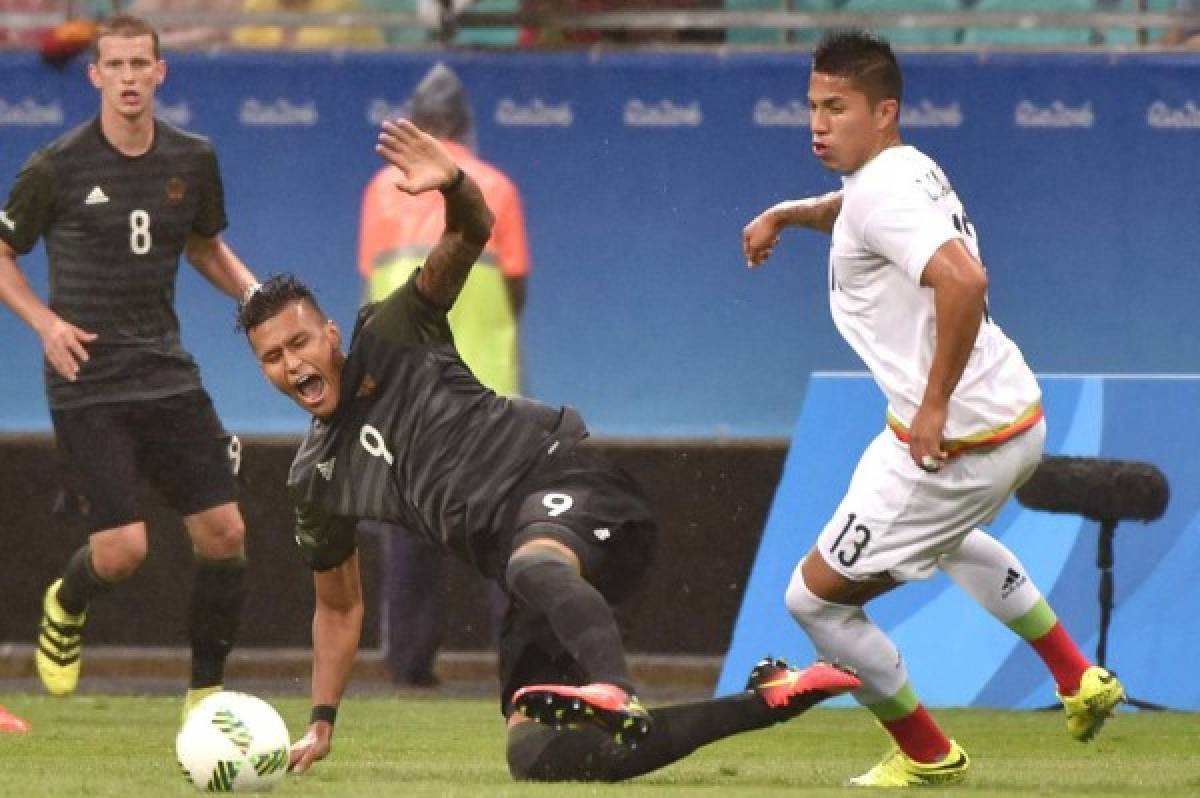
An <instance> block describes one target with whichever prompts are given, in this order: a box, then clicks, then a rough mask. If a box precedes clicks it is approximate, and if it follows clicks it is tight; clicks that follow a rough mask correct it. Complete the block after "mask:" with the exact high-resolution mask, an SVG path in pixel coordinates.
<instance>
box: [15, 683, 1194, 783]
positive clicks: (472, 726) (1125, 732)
mask: <svg viewBox="0 0 1200 798" xmlns="http://www.w3.org/2000/svg"><path fill="white" fill-rule="evenodd" d="M268 698H269V699H270V700H271V702H272V703H273V704H274V705H275V706H276V707H277V708H278V709H279V711H280V712H281V714H282V715H283V717H284V719H285V720H286V721H287V724H288V728H289V729H290V730H291V732H292V734H293V736H298V734H299V733H300V732H301V731H302V729H303V724H304V721H305V719H306V717H307V701H306V700H305V699H303V698H297V697H287V698H281V697H280V698H275V697H268ZM0 703H2V704H4V705H6V706H7V707H8V708H9V709H10V710H12V711H13V712H16V713H17V714H20V715H22V716H24V717H25V718H27V719H28V720H30V721H31V722H32V723H33V727H34V730H33V732H32V733H31V734H26V735H15V734H0V796H8V795H11V796H37V797H40V796H75V795H80V796H121V798H137V797H138V796H155V797H156V798H157V797H158V796H187V795H194V794H196V792H195V790H193V789H192V788H191V787H190V786H189V785H188V784H187V783H186V782H184V780H183V778H182V777H181V776H180V774H179V772H178V769H177V767H176V765H175V758H174V735H175V730H176V728H177V724H178V721H179V700H178V699H175V698H164V697H127V696H121V697H116V696H113V697H108V696H80V697H74V698H69V699H54V698H49V697H45V696H30V695H24V694H0ZM935 714H936V715H937V717H938V718H939V719H940V720H941V721H942V722H943V725H944V726H945V727H946V728H947V729H948V730H949V731H950V733H951V734H952V735H953V736H954V737H955V738H956V739H957V740H958V741H959V742H960V743H962V745H963V746H964V747H965V748H966V749H967V751H968V752H969V753H970V754H971V756H972V758H973V764H972V769H971V774H970V776H969V778H968V782H967V784H966V785H965V786H963V787H959V788H955V789H952V790H946V791H945V792H951V793H955V794H957V793H969V794H971V795H996V796H1012V795H1029V796H1035V795H1036V796H1043V795H1071V796H1093V795H1113V796H1125V795H1135V794H1136V795H1153V796H1156V798H1163V797H1165V796H1196V795H1200V716H1197V715H1194V714H1187V713H1174V712H1167V713H1141V712H1124V713H1121V714H1120V715H1119V716H1118V717H1117V718H1116V719H1115V720H1114V721H1112V722H1110V723H1109V725H1108V726H1107V727H1106V728H1105V729H1104V731H1103V732H1102V733H1101V735H1100V737H1099V739H1098V740H1097V741H1096V742H1094V743H1092V744H1089V745H1081V744H1079V743H1076V742H1074V741H1072V740H1071V739H1069V738H1068V737H1067V734H1066V731H1065V729H1064V726H1063V720H1062V716H1061V714H1060V713H1057V712H1054V713H1051V712H1000V711H983V710H947V711H939V712H936V713H935ZM338 725H339V728H338V734H337V736H336V738H335V740H334V743H335V745H334V752H333V755H332V756H331V757H330V758H329V759H327V760H326V761H324V762H322V763H320V764H319V765H317V767H316V768H314V769H313V770H312V771H310V772H309V773H308V774H306V775H304V776H292V775H289V776H288V778H287V779H286V780H285V781H284V782H283V784H282V785H281V786H280V787H279V788H278V789H277V790H276V791H275V793H274V794H276V795H281V796H286V795H296V796H299V795H318V796H356V798H357V797H358V796H376V795H380V796H382V795H403V796H454V795H480V796H484V795H486V796H489V798H492V797H493V796H510V795H511V796H516V795H521V796H526V795H546V796H574V795H596V794H611V795H621V796H625V795H638V796H644V795H656V796H667V795H714V796H715V795H721V796H726V795H733V796H743V795H745V796H784V795H789V796H794V795H797V794H803V795H841V794H845V793H846V792H847V791H846V790H844V789H842V788H840V787H839V785H840V784H841V783H842V782H843V781H844V780H845V779H846V778H847V777H849V776H852V775H855V774H857V773H859V772H861V771H862V770H865V769H866V768H867V767H869V766H870V765H871V764H873V763H874V762H875V760H876V759H877V757H878V756H879V755H880V754H881V753H882V752H883V751H884V750H885V748H886V740H885V738H884V736H883V734H882V732H881V731H880V730H879V729H878V727H876V726H875V724H874V723H873V722H872V721H871V719H870V717H869V716H868V715H867V714H866V713H865V712H863V711H861V710H855V709H829V710H822V709H819V710H815V711H813V712H810V713H808V714H806V715H803V716H801V717H799V718H797V719H795V720H793V721H791V722H790V723H786V724H783V725H780V726H776V727H774V728H772V729H768V730H765V731H760V732H754V733H751V734H745V735H741V736H739V737H735V738H731V739H728V740H723V741H721V742H718V743H715V744H713V745H710V746H708V747H706V748H703V749H701V750H700V751H698V752H697V753H696V754H694V755H692V756H691V757H688V758H687V759H685V760H683V761H681V762H678V763H676V764H674V765H672V766H670V767H667V768H665V769H663V770H660V771H658V772H656V773H652V774H650V775H647V776H643V777H641V778H640V779H637V780H635V781H632V782H626V783H623V784H616V785H603V784H573V785H563V784H550V785H534V784H517V783H514V782H513V781H511V780H510V778H509V776H508V771H507V770H506V768H505V765H504V742H503V739H504V735H503V724H502V721H501V719H500V716H499V714H498V713H497V711H496V707H495V703H494V701H491V700H486V701H485V700H477V699H451V698H409V697H395V698H389V697H361V698H348V699H347V700H346V701H345V703H344V704H343V706H342V710H341V713H340V715H339V722H338Z"/></svg>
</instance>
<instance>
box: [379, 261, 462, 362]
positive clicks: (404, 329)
mask: <svg viewBox="0 0 1200 798" xmlns="http://www.w3.org/2000/svg"><path fill="white" fill-rule="evenodd" d="M420 273H421V270H420V269H417V270H416V271H415V272H413V274H412V276H411V277H409V278H408V280H407V281H405V283H404V285H402V286H400V287H399V288H397V289H396V290H395V291H393V292H392V293H391V294H390V295H389V296H388V297H387V299H384V300H383V301H382V302H379V303H377V304H376V306H375V308H374V312H373V313H372V314H371V319H370V321H369V322H367V323H366V326H365V329H366V330H369V331H370V332H371V333H372V334H373V335H376V336H378V337H380V338H383V339H384V340H387V341H390V342H393V343H398V344H424V345H430V344H432V345H439V344H448V343H452V342H453V341H454V336H453V335H452V334H451V332H450V323H449V322H448V321H447V320H446V311H444V310H442V309H441V308H439V307H438V306H437V305H435V304H433V303H432V302H430V301H429V300H428V299H426V298H425V297H424V296H422V295H421V292H420V291H418V290H417V275H419V274H420Z"/></svg>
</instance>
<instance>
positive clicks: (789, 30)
mask: <svg viewBox="0 0 1200 798" xmlns="http://www.w3.org/2000/svg"><path fill="white" fill-rule="evenodd" d="M0 10H2V11H4V12H5V16H6V21H5V23H4V24H3V25H0V28H3V29H5V33H4V35H3V38H0V43H4V44H8V45H10V46H12V45H16V46H36V43H37V42H38V40H39V38H40V37H41V36H42V35H44V33H45V32H46V31H48V30H50V29H52V28H53V27H54V26H55V25H57V24H58V23H60V22H62V21H63V20H64V19H66V18H76V19H87V18H96V17H98V16H102V15H105V14H109V13H112V12H113V11H117V10H120V11H129V12H131V13H135V14H139V15H141V16H146V17H148V18H150V19H152V20H154V21H155V22H156V23H158V24H159V25H160V26H161V28H162V30H163V31H164V33H165V38H166V41H167V42H168V43H169V44H171V45H173V46H184V47H205V48H209V47H251V48H262V47H285V48H291V47H295V48H302V49H303V48H326V47H352V48H385V47H405V48H412V47H422V46H431V45H454V46H466V47H501V48H508V47H577V46H591V45H596V44H612V45H618V46H621V45H624V46H628V45H635V46H642V45H662V44H668V45H683V44H699V45H712V44H728V45H733V46H754V47H764V46H767V47H770V46H784V47H797V46H799V47H804V46H811V45H812V44H813V43H814V42H815V41H816V39H817V38H818V37H819V35H820V34H821V32H822V31H824V30H828V29H830V28H836V27H846V26H856V27H870V28H875V29H878V30H880V31H881V32H883V33H885V34H886V35H887V36H888V37H889V38H890V39H891V40H892V42H893V43H894V44H896V45H897V46H899V47H939V48H941V47H954V46H963V47H972V48H973V47H1017V48H1029V47H1032V48H1039V47H1040V48H1054V49H1062V48H1086V47H1147V46H1152V47H1164V46H1165V47H1170V46H1178V45H1183V44H1186V43H1187V42H1188V40H1191V39H1193V38H1195V39H1196V40H1195V41H1193V44H1200V36H1197V34H1200V19H1197V17H1198V16H1200V5H1198V4H1197V3H1196V1H1195V0H724V1H722V0H475V1H474V2H472V1H471V0H2V1H0Z"/></svg>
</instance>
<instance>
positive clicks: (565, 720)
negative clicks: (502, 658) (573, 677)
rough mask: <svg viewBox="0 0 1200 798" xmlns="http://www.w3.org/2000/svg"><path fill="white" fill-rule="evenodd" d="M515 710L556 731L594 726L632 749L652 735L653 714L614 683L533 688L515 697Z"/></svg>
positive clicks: (518, 693)
mask: <svg viewBox="0 0 1200 798" xmlns="http://www.w3.org/2000/svg"><path fill="white" fill-rule="evenodd" d="M513 709H515V710H516V711H517V712H520V713H521V714H522V715H524V716H525V717H527V718H530V719H531V720H535V721H537V722H538V723H542V724H545V725H547V726H554V727H555V728H572V727H575V726H578V725H579V724H580V723H592V724H594V725H596V726H599V727H600V728H602V729H604V730H605V731H606V732H608V733H609V734H611V735H612V738H613V739H614V740H615V741H616V742H617V743H619V744H621V745H627V746H629V747H630V748H636V747H637V744H638V741H639V740H641V739H643V738H644V737H645V736H646V735H648V734H649V733H650V725H651V721H650V713H649V712H647V711H646V708H645V707H643V706H642V704H641V702H639V701H638V700H637V698H636V697H634V696H631V695H629V694H628V693H626V692H625V691H624V690H622V689H621V688H619V687H617V686H616V685H612V684H586V685H583V686H582V687H574V686H572V685H567V684H534V685H529V686H528V687H522V688H521V689H520V690H518V691H517V692H516V693H515V694H514V695H513Z"/></svg>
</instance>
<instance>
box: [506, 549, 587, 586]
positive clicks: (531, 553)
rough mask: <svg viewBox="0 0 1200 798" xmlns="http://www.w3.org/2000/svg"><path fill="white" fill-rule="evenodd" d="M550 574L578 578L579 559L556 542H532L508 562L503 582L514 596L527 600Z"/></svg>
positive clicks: (518, 550) (514, 554)
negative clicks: (528, 595) (529, 594)
mask: <svg viewBox="0 0 1200 798" xmlns="http://www.w3.org/2000/svg"><path fill="white" fill-rule="evenodd" d="M547 574H551V575H554V576H557V577H559V578H571V577H573V576H577V575H578V574H579V559H578V558H577V557H576V556H575V554H574V552H572V551H571V550H570V549H568V548H567V547H566V546H564V545H562V544H561V543H558V542H557V541H553V540H533V541H530V542H529V543H526V544H524V545H523V546H521V547H520V548H519V549H517V551H515V552H514V553H513V555H512V556H511V557H510V558H509V560H508V565H506V566H505V569H504V582H505V584H506V585H508V588H509V590H511V591H512V592H513V593H514V594H515V595H517V596H521V597H522V598H527V596H526V594H528V593H530V592H531V591H532V590H534V589H535V588H536V587H537V585H538V583H540V582H541V581H543V580H544V579H545V577H546V575H547Z"/></svg>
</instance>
